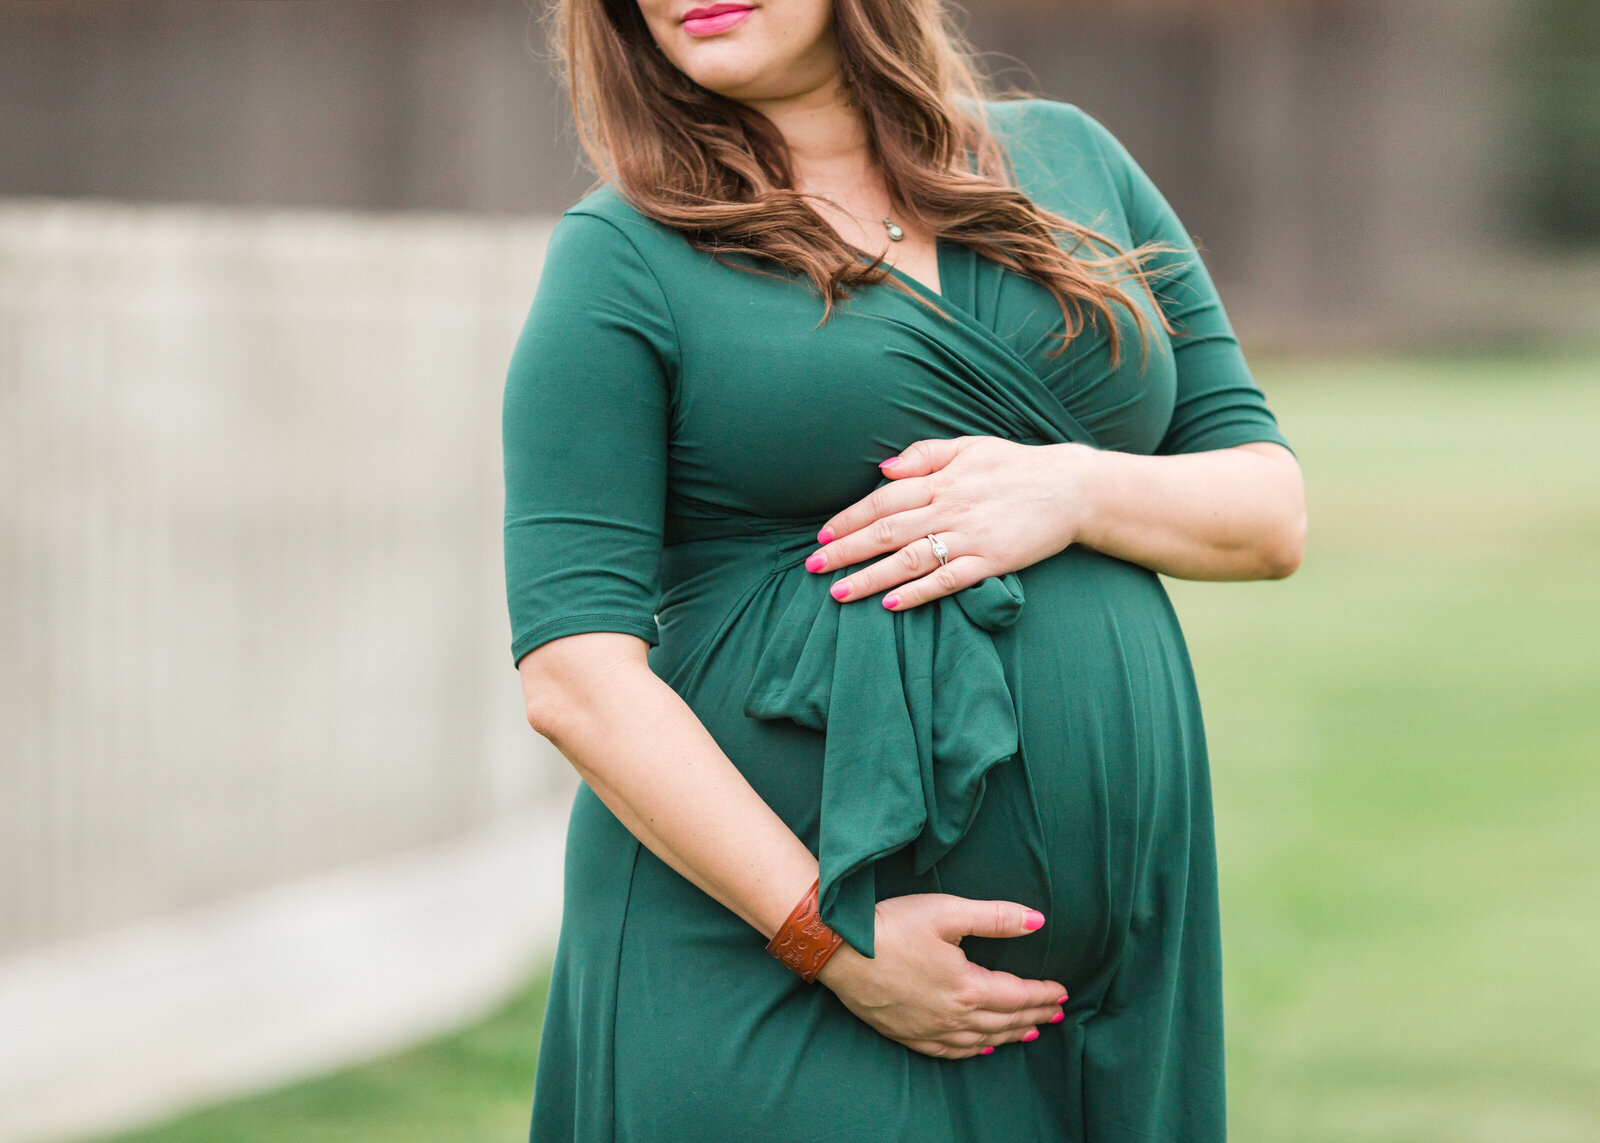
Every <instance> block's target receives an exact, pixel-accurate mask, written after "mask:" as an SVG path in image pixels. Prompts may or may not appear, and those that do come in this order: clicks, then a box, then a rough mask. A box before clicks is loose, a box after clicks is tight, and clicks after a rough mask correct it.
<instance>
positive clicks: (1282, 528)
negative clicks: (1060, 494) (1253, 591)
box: [1065, 444, 1306, 580]
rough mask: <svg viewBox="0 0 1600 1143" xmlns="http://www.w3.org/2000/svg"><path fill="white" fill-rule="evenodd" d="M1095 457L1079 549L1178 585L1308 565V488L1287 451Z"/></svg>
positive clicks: (1270, 575) (1246, 447)
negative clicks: (1305, 560) (1169, 578)
mask: <svg viewBox="0 0 1600 1143" xmlns="http://www.w3.org/2000/svg"><path fill="white" fill-rule="evenodd" d="M1068 447H1074V446H1068ZM1088 459H1089V460H1090V462H1091V466H1092V467H1091V469H1090V472H1089V473H1088V474H1087V475H1086V477H1085V483H1086V485H1087V490H1088V494H1087V496H1086V497H1085V503H1086V505H1087V506H1088V511H1087V513H1086V514H1085V517H1084V519H1083V521H1082V523H1081V525H1080V526H1079V528H1078V531H1077V536H1076V540H1077V542H1078V543H1080V544H1083V545H1085V546H1086V547H1090V548H1093V549H1095V551H1098V552H1104V553H1105V554H1106V555H1108V556H1116V557H1117V558H1118V559H1122V560H1127V561H1128V562H1129V563H1135V564H1142V565H1143V566H1144V567H1147V568H1150V569H1151V570H1153V571H1158V572H1161V573H1162V574H1163V575H1170V576H1173V577H1175V578H1178V579H1209V580H1249V579H1283V578H1284V577H1286V576H1289V575H1292V574H1293V573H1294V571H1295V570H1296V569H1297V568H1298V567H1299V566H1300V560H1301V557H1302V555H1303V554H1304V552H1305V538H1306V502H1305V482H1304V481H1303V480H1302V479H1301V476H1300V466H1299V464H1298V463H1297V462H1296V461H1295V459H1294V456H1293V454H1292V453H1290V452H1289V450H1288V449H1286V448H1284V447H1283V446H1282V445H1277V444H1243V445H1238V446H1236V447H1234V448H1225V449H1217V450H1215V451H1213V452H1196V453H1187V454H1183V455H1179V456H1135V455H1133V454H1131V453H1122V452H1097V453H1094V454H1093V455H1092V456H1091V457H1090V458H1088ZM1065 514H1066V515H1067V516H1068V518H1069V519H1070V518H1071V515H1072V513H1071V511H1070V510H1068V511H1067V512H1066V513H1065Z"/></svg>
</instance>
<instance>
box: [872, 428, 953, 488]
mask: <svg viewBox="0 0 1600 1143" xmlns="http://www.w3.org/2000/svg"><path fill="white" fill-rule="evenodd" d="M972 439H973V438H971V437H949V438H946V439H940V440H926V441H917V442H915V443H914V444H912V445H910V446H908V447H907V448H905V449H903V450H902V451H901V453H900V455H899V456H891V457H890V458H889V459H888V460H885V461H881V462H879V464H878V468H879V469H881V470H882V472H883V474H884V475H885V476H887V477H890V478H891V479H893V480H901V479H904V478H905V477H907V476H926V475H928V473H930V472H937V471H938V470H939V469H941V468H943V467H944V466H945V465H947V464H949V463H950V462H951V461H952V460H954V459H955V458H956V454H957V453H958V452H960V451H961V450H962V449H963V448H965V447H966V445H967V443H968V442H969V441H971V440H972Z"/></svg>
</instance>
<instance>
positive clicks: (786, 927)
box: [767, 881, 844, 984]
mask: <svg viewBox="0 0 1600 1143" xmlns="http://www.w3.org/2000/svg"><path fill="white" fill-rule="evenodd" d="M820 884H821V882H820V881H813V882H812V883H811V888H810V889H808V890H806V895H805V896H804V897H802V898H800V903H799V904H798V905H796V906H795V907H794V912H792V913H790V914H789V919H788V920H787V921H785V922H784V923H783V924H782V925H781V926H779V928H778V931H777V932H776V933H774V934H773V935H772V939H771V940H770V941H768V942H767V951H768V952H769V953H771V954H772V955H773V956H775V957H777V958H778V959H779V960H781V961H782V962H783V963H784V966H785V967H786V968H788V969H790V970H792V971H793V972H795V973H797V974H798V975H799V977H800V979H801V980H803V981H805V982H806V983H807V984H810V983H812V982H813V981H815V980H816V979H817V973H819V972H821V971H822V966H823V965H825V964H827V963H828V958H829V957H830V956H832V955H833V954H834V953H835V952H837V951H838V949H839V946H840V945H842V944H844V938H843V937H841V936H840V935H839V934H838V933H836V932H834V931H833V930H832V929H831V928H829V927H828V926H827V924H825V923H824V922H823V920H822V917H821V916H820V915H819V914H818V912H817V887H818V886H819V885H820Z"/></svg>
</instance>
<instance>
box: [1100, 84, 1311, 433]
mask: <svg viewBox="0 0 1600 1143" xmlns="http://www.w3.org/2000/svg"><path fill="white" fill-rule="evenodd" d="M1079 114H1080V115H1082V117H1083V119H1084V121H1085V123H1086V125H1087V126H1088V127H1089V129H1090V132H1091V135H1092V136H1093V139H1094V142H1095V145H1096V147H1097V148H1098V149H1099V151H1100V155H1101V157H1102V159H1103V160H1104V161H1105V163H1106V165H1107V166H1108V168H1109V169H1110V170H1111V171H1112V172H1113V173H1114V175H1115V176H1116V177H1117V179H1118V181H1119V184H1120V186H1119V189H1120V192H1121V195H1122V201H1123V208H1124V210H1125V211H1126V213H1127V219H1128V226H1129V231H1130V233H1131V235H1132V238H1133V242H1134V244H1135V245H1143V244H1145V243H1147V242H1157V243H1164V244H1166V245H1167V246H1170V247H1172V248H1173V249H1172V250H1171V251H1170V252H1167V253H1163V254H1159V255H1157V256H1156V257H1155V258H1153V259H1152V260H1151V262H1150V263H1149V266H1150V268H1151V270H1152V271H1153V281H1152V285H1153V287H1154V291H1155V295H1156V300H1157V302H1158V303H1159V304H1160V306H1161V308H1162V311H1163V312H1164V313H1165V314H1166V316H1167V320H1168V321H1170V322H1171V323H1172V324H1173V326H1174V327H1176V330H1177V332H1176V333H1175V334H1174V335H1173V337H1172V348H1173V358H1174V361H1175V363H1176V367H1177V374H1178V380H1177V400H1176V404H1175V406H1174V408H1173V413H1172V421H1171V423H1170V425H1169V426H1168V429H1167V432H1166V435H1165V437H1164V438H1163V439H1162V441H1161V443H1160V445H1158V446H1157V448H1156V453H1157V454H1158V455H1170V454H1174V453H1187V452H1205V451H1207V450H1210V449H1219V448H1231V447H1233V446H1235V445H1241V444H1249V443H1252V442H1256V441H1270V442H1272V443H1274V444H1281V445H1283V446H1284V447H1285V448H1288V447H1289V442H1288V441H1287V440H1285V439H1284V436H1283V433H1282V432H1281V431H1280V430H1279V428H1278V421H1277V418H1276V417H1274V416H1273V414H1272V411H1271V409H1269V408H1268V407H1267V402H1266V398H1265V397H1264V396H1263V395H1262V393H1261V390H1260V388H1259V387H1258V386H1257V385H1256V382H1255V380H1254V378H1253V377H1252V375H1251V373H1250V367H1249V365H1247V364H1246V362H1245V358H1244V353H1243V352H1242V351H1241V350H1240V348H1239V339H1238V338H1237V337H1236V336H1235V335H1234V332H1233V326H1232V324H1231V323H1230V322H1229V321H1228V315H1227V312H1226V311H1225V310H1224V309H1223V307H1222V300H1221V299H1220V298H1219V297H1218V296H1217V288H1216V286H1215V285H1214V284H1213V283H1212V281H1211V275H1210V273H1209V272H1208V271H1207V270H1206V266H1205V263H1204V262H1203V261H1202V260H1201V258H1200V254H1199V252H1198V251H1197V250H1196V249H1195V244H1194V240H1193V239H1192V238H1191V237H1190V236H1189V232H1188V231H1187V230H1185V229H1184V226H1183V223H1182V222H1180V221H1179V219H1178V215H1177V212H1176V211H1174V210H1173V209H1172V206H1171V205H1170V204H1169V203H1168V202H1167V200H1166V198H1165V197H1164V196H1163V195H1162V193H1161V192H1160V190H1158V189H1157V188H1156V185H1155V183H1153V182H1152V181H1151V180H1150V176H1149V175H1147V174H1145V173H1144V171H1143V170H1142V169H1141V168H1140V166H1139V164H1138V163H1137V162H1135V161H1134V158H1133V156H1132V155H1130V154H1129V153H1128V151H1127V148H1125V147H1124V146H1123V145H1122V143H1121V142H1120V141H1119V140H1118V139H1117V138H1116V136H1114V135H1112V134H1111V132H1110V131H1108V130H1107V129H1106V128H1105V127H1104V126H1103V125H1102V124H1101V123H1100V122H1099V121H1097V120H1095V119H1094V118H1093V117H1091V116H1089V115H1087V114H1086V113H1083V112H1081V111H1080V112H1079Z"/></svg>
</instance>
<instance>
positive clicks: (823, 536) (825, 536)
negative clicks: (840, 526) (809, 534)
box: [817, 528, 833, 544]
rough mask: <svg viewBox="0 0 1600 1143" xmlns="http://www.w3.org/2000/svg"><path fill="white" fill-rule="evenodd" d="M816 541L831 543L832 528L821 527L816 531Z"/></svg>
mask: <svg viewBox="0 0 1600 1143" xmlns="http://www.w3.org/2000/svg"><path fill="white" fill-rule="evenodd" d="M817 543H819V544H831V543H833V529H832V528H824V529H822V531H820V532H818V533H817Z"/></svg>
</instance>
